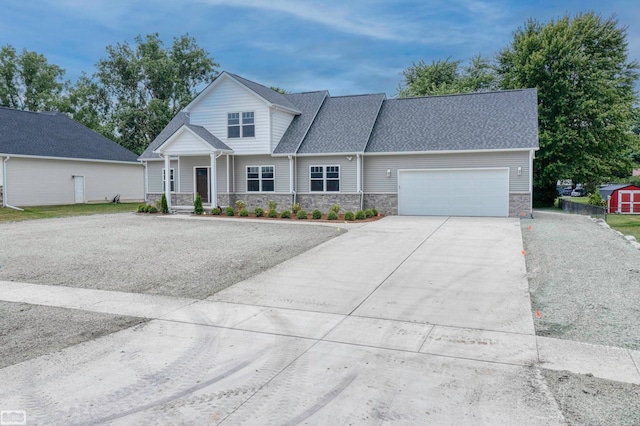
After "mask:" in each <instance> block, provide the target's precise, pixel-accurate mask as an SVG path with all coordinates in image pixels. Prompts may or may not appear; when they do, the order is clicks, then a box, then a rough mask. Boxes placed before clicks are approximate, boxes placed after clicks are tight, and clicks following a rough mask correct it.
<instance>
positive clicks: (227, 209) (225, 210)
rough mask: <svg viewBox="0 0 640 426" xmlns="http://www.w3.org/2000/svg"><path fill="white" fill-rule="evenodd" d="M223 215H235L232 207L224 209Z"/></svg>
mask: <svg viewBox="0 0 640 426" xmlns="http://www.w3.org/2000/svg"><path fill="white" fill-rule="evenodd" d="M224 214H226V215H227V216H233V215H234V214H236V212H235V210H233V207H227V208H226V209H224Z"/></svg>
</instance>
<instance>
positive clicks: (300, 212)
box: [296, 210, 307, 219]
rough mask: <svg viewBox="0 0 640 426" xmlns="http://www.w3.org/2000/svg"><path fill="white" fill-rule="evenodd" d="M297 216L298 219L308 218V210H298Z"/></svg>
mask: <svg viewBox="0 0 640 426" xmlns="http://www.w3.org/2000/svg"><path fill="white" fill-rule="evenodd" d="M296 217H297V218H298V219H306V218H307V212H306V211H304V210H298V213H296Z"/></svg>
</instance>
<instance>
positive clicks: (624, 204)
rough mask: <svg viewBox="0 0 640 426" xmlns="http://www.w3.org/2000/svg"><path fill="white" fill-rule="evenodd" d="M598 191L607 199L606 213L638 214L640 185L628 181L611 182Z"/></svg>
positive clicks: (639, 209) (639, 212)
mask: <svg viewBox="0 0 640 426" xmlns="http://www.w3.org/2000/svg"><path fill="white" fill-rule="evenodd" d="M599 191H600V195H601V196H602V198H603V199H604V200H606V201H607V211H608V213H620V214H640V187H638V186H635V185H631V184H628V183H623V184H612V185H607V186H603V187H601V188H600V189H599Z"/></svg>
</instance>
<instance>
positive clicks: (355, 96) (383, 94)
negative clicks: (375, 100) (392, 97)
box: [331, 92, 387, 99]
mask: <svg viewBox="0 0 640 426" xmlns="http://www.w3.org/2000/svg"><path fill="white" fill-rule="evenodd" d="M359 96H385V97H386V96H387V94H386V93H384V92H378V93H359V94H356V95H339V96H331V98H332V99H335V98H357V97H359Z"/></svg>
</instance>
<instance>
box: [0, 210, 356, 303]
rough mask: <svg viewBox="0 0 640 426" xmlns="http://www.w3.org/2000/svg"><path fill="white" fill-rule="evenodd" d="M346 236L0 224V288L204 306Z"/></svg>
mask: <svg viewBox="0 0 640 426" xmlns="http://www.w3.org/2000/svg"><path fill="white" fill-rule="evenodd" d="M343 232H345V231H344V230H342V229H338V228H336V227H327V226H303V225H286V224H277V223H273V222H265V223H252V222H243V223H239V222H238V223H236V222H233V221H221V220H214V219H206V218H205V219H200V220H188V219H176V218H163V217H158V216H151V217H150V216H139V215H135V214H130V213H124V214H113V215H96V216H86V217H73V218H62V219H49V220H38V221H28V222H16V223H7V224H0V235H2V244H1V245H0V280H4V281H18V282H28V283H34V284H50V285H63V286H70V287H83V288H95V289H101V290H115V291H125V292H131V293H146V294H159V295H166V296H179V297H190V298H197V299H204V298H206V297H209V296H211V295H212V294H214V293H216V292H217V291H220V290H222V289H224V288H226V287H229V286H230V285H232V284H235V283H237V282H239V281H242V280H244V279H246V278H248V277H250V276H252V275H255V274H257V273H259V272H261V271H264V270H265V269H268V268H271V267H272V266H274V265H276V264H278V263H281V262H283V261H285V260H287V259H289V258H291V257H293V256H296V255H298V254H300V253H302V252H305V251H307V250H309V249H310V248H312V247H315V246H316V245H318V244H320V243H322V242H324V241H326V240H328V239H330V238H333V237H335V236H338V235H340V234H341V233H343Z"/></svg>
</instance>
